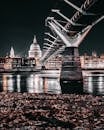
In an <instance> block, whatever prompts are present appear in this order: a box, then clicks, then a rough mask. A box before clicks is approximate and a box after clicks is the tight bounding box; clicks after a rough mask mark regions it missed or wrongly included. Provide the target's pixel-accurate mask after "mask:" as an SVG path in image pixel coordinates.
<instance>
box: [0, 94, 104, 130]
mask: <svg viewBox="0 0 104 130" xmlns="http://www.w3.org/2000/svg"><path fill="white" fill-rule="evenodd" d="M16 128H18V130H19V129H21V130H25V129H26V130H35V129H36V130H44V129H45V130H56V129H57V130H78V128H80V129H81V128H82V129H81V130H100V128H102V129H104V97H103V96H96V97H93V96H92V95H75V94H70V95H68V94H67V95H66V94H63V95H62V94H58V95H56V94H31V93H5V92H2V93H0V130H2V129H3V130H6V129H7V130H8V129H10V130H12V129H13V130H15V129H16Z"/></svg>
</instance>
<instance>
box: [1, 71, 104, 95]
mask: <svg viewBox="0 0 104 130" xmlns="http://www.w3.org/2000/svg"><path fill="white" fill-rule="evenodd" d="M83 90H84V92H85V93H92V94H95V95H104V74H103V73H102V74H93V75H90V76H85V77H84V86H83ZM0 91H1V92H21V93H23V92H28V93H53V94H61V87H60V83H59V77H57V75H56V76H53V75H52V76H51V75H50V76H49V75H45V74H41V73H20V74H19V73H18V74H12V73H2V74H0Z"/></svg>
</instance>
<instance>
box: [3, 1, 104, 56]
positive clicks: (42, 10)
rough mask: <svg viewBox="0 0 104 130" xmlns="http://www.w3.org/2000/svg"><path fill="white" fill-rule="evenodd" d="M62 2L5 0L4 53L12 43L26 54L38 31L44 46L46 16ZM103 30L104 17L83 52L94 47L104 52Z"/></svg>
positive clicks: (17, 50)
mask: <svg viewBox="0 0 104 130" xmlns="http://www.w3.org/2000/svg"><path fill="white" fill-rule="evenodd" d="M82 1H84V0H82ZM102 1H103V0H102ZM59 2H62V0H57V1H55V0H45V1H41V0H37V1H34V0H31V1H28V0H25V1H24V0H22V1H20V0H15V1H13V0H10V1H7V0H5V1H2V2H1V5H0V9H1V13H0V17H1V20H0V36H1V37H0V56H4V55H6V53H7V52H9V50H10V47H11V46H13V47H14V49H15V50H16V53H17V54H20V55H22V54H25V53H26V52H27V50H28V49H29V46H30V44H31V43H32V40H33V37H34V35H36V37H37V41H38V43H39V44H40V46H41V48H42V45H43V42H44V32H45V30H46V27H45V19H46V18H47V17H48V16H49V15H50V13H51V9H52V8H55V6H56V5H57V6H56V8H58V3H59ZM75 2H76V0H75ZM65 7H66V5H64V6H63V9H64V10H66V8H65ZM68 9H69V12H70V10H72V9H71V8H68ZM66 12H67V10H66ZM69 18H70V13H69ZM103 33H104V20H103V21H102V22H100V23H99V24H97V25H96V26H95V27H94V28H93V29H92V30H91V31H90V33H89V34H88V36H87V37H86V39H85V40H84V41H83V43H82V44H81V45H80V53H81V54H83V53H84V52H87V53H91V52H92V51H94V50H95V51H96V52H97V53H103V52H104V46H103V42H104V39H103ZM98 45H99V47H98Z"/></svg>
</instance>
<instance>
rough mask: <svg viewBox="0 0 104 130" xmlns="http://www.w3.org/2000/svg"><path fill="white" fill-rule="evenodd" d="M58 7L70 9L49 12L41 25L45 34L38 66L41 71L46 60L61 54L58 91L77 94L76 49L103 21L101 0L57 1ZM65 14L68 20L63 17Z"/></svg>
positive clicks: (78, 66)
mask: <svg viewBox="0 0 104 130" xmlns="http://www.w3.org/2000/svg"><path fill="white" fill-rule="evenodd" d="M58 3H59V4H62V5H64V6H67V8H70V9H69V11H68V10H67V12H65V10H64V9H65V7H64V8H61V9H59V8H55V9H52V10H51V14H50V16H49V17H47V18H46V21H45V25H46V27H47V30H49V31H48V32H45V36H46V38H45V39H44V41H45V42H44V45H43V56H42V58H41V63H42V66H43V67H44V66H45V64H46V62H47V61H48V60H49V59H50V58H52V57H54V56H56V55H58V54H60V53H61V54H62V68H61V73H60V85H61V87H62V91H63V92H64V93H65V91H67V92H68V91H74V92H78V90H80V92H81V91H83V90H82V88H83V87H82V86H83V77H82V69H81V64H80V56H79V51H78V47H79V45H80V44H81V43H82V41H83V40H84V39H85V37H86V36H87V34H88V33H89V32H90V30H91V29H92V28H93V27H94V26H95V25H96V24H98V23H99V22H100V21H102V20H103V19H104V8H103V6H104V0H81V1H77V0H74V1H73V0H61V1H59V2H58ZM71 9H72V11H71ZM68 12H69V13H70V14H71V16H72V17H70V16H66V15H68V14H67V13H68ZM69 17H70V18H69ZM69 86H70V87H69ZM76 86H77V87H76ZM79 88H80V89H79Z"/></svg>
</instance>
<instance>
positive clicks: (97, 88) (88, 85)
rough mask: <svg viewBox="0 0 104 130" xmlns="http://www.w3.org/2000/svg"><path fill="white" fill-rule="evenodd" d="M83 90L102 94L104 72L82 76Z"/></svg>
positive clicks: (103, 91)
mask: <svg viewBox="0 0 104 130" xmlns="http://www.w3.org/2000/svg"><path fill="white" fill-rule="evenodd" d="M84 91H85V92H86V93H92V94H95V95H96V94H97V95H104V74H92V75H90V76H86V77H84Z"/></svg>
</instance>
